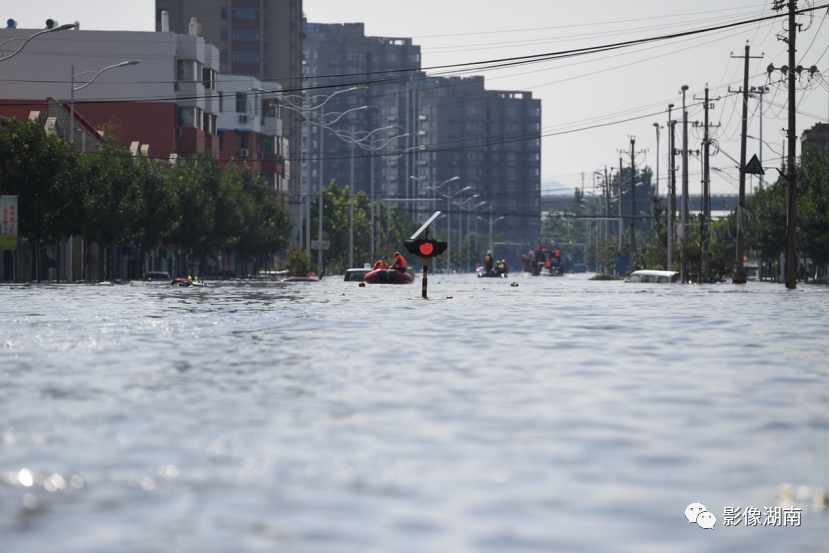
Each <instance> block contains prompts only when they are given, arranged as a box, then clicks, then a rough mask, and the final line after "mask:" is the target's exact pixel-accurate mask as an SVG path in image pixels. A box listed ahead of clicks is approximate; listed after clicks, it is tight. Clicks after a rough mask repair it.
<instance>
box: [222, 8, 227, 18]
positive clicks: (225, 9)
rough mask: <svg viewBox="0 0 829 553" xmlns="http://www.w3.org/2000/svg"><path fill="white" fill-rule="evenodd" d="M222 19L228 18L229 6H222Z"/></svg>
mask: <svg viewBox="0 0 829 553" xmlns="http://www.w3.org/2000/svg"><path fill="white" fill-rule="evenodd" d="M222 19H227V8H222Z"/></svg>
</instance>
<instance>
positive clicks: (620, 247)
mask: <svg viewBox="0 0 829 553" xmlns="http://www.w3.org/2000/svg"><path fill="white" fill-rule="evenodd" d="M621 153H622V151H621V150H619V154H620V155H619V255H621V254H622V232H623V231H622V225H623V222H622V167H624V166H623V165H622V156H621Z"/></svg>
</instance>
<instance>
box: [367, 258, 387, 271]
mask: <svg viewBox="0 0 829 553" xmlns="http://www.w3.org/2000/svg"><path fill="white" fill-rule="evenodd" d="M388 268H389V266H388V265H387V264H386V258H385V257H381V258H380V259H378V260H377V261H376V262H375V263H374V266H373V267H372V268H371V270H372V271H374V270H376V269H388Z"/></svg>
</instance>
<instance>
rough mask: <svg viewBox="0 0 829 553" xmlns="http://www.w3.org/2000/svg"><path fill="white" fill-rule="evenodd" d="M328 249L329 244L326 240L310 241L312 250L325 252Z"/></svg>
mask: <svg viewBox="0 0 829 553" xmlns="http://www.w3.org/2000/svg"><path fill="white" fill-rule="evenodd" d="M330 247H331V243H330V242H329V241H328V240H311V249H312V250H327V249H329V248H330Z"/></svg>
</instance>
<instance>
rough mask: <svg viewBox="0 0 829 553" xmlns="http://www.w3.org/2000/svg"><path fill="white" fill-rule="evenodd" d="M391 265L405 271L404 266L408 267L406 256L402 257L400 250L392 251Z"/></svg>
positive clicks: (402, 271)
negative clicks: (392, 259)
mask: <svg viewBox="0 0 829 553" xmlns="http://www.w3.org/2000/svg"><path fill="white" fill-rule="evenodd" d="M392 267H393V268H395V269H397V270H398V271H400V272H401V273H405V272H406V267H408V265H407V263H406V258H405V257H403V256H402V255H401V254H400V252H394V262H392Z"/></svg>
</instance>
